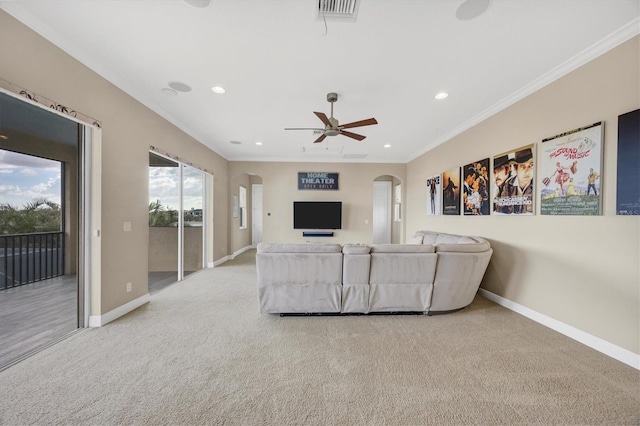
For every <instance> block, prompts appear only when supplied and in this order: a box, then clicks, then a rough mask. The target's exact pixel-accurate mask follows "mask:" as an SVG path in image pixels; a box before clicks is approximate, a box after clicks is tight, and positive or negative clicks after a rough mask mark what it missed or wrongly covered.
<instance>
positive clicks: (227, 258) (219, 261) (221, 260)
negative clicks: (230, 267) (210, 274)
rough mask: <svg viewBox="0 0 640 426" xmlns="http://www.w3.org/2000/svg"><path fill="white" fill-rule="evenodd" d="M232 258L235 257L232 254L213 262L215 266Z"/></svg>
mask: <svg viewBox="0 0 640 426" xmlns="http://www.w3.org/2000/svg"><path fill="white" fill-rule="evenodd" d="M231 259H233V257H231V256H225V257H221V258H220V259H218V260H216V261H215V262H213V267H214V268H215V267H216V266H220V265H222V264H223V263H224V262H226V261H227V260H231Z"/></svg>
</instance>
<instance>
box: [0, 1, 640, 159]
mask: <svg viewBox="0 0 640 426" xmlns="http://www.w3.org/2000/svg"><path fill="white" fill-rule="evenodd" d="M461 4H462V0H442V1H439V0H361V2H360V4H359V6H358V15H357V19H356V20H355V21H346V22H345V21H336V20H331V19H327V20H326V25H325V21H323V20H322V19H318V17H317V12H316V8H317V1H316V0H286V1H285V0H212V2H211V4H210V5H209V6H207V7H205V8H196V7H193V6H190V5H188V4H187V3H186V2H184V1H182V0H170V1H167V0H158V1H154V0H147V1H134V0H122V1H112V0H91V1H89V0H77V1H67V0H57V1H25V0H23V1H20V2H17V1H0V7H1V8H2V9H4V10H5V11H7V12H8V13H10V14H11V15H13V16H14V17H16V18H17V19H19V20H20V21H22V22H24V23H25V24H26V25H28V26H29V27H31V28H33V29H34V30H35V31H37V32H39V33H40V34H42V35H43V36H45V37H46V38H47V39H49V40H51V41H52V42H53V43H55V44H57V45H58V46H60V47H61V48H62V49H64V50H65V51H67V52H68V53H69V54H71V55H72V56H74V57H75V58H77V59H78V60H80V61H81V62H82V63H84V64H86V65H87V66H88V67H90V68H91V69H93V70H94V71H96V72H97V73H98V74H100V75H102V76H103V77H104V78H106V79H107V80H109V81H111V82H112V83H114V84H115V85H116V86H118V87H120V88H121V89H122V90H124V91H125V92H127V93H129V94H130V95H131V96H132V97H134V98H135V99H137V100H138V101H140V102H141V103H143V104H144V105H146V106H148V107H149V108H151V109H152V110H153V111H155V112H157V113H158V114H159V115H161V116H162V117H164V118H166V119H167V120H169V121H170V122H171V123H173V124H175V125H176V126H177V127H179V128H180V129H182V130H184V131H185V132H186V133H188V134H189V135H191V136H193V137H194V138H196V139H197V140H199V141H200V142H202V143H203V144H205V145H207V146H209V147H210V148H211V149H213V150H215V151H216V152H218V153H219V154H220V155H222V156H223V157H225V158H226V159H228V160H252V161H329V162H331V161H349V162H353V161H362V162H401V163H404V162H407V161H410V160H412V159H414V158H416V157H417V156H419V155H421V154H423V153H424V152H427V151H428V150H429V149H432V148H434V147H435V146H437V145H438V144H440V143H442V142H444V141H446V140H447V139H448V138H450V137H452V136H454V135H456V134H458V133H460V132H461V131H463V130H465V129H467V128H469V127H471V126H472V125H474V124H476V123H478V122H479V121H481V120H483V119H485V118H487V117H488V116H490V115H492V114H494V113H496V112H498V111H499V110H501V109H503V108H505V107H507V106H508V105H510V104H512V103H513V102H515V101H517V100H519V99H521V98H523V97H524V96H526V95H527V94H529V93H531V92H533V91H535V90H537V89H539V88H541V87H543V86H544V85H546V84H548V83H549V82H551V81H553V80H554V79H556V78H558V77H560V76H562V75H564V74H566V73H567V72H569V71H571V70H572V69H575V68H576V67H578V66H580V65H582V64H583V63H585V62H586V61H588V60H590V59H593V58H594V57H596V56H598V55H599V54H602V53H604V52H605V51H606V50H608V49H610V48H612V47H615V46H616V45H618V44H619V43H621V42H623V41H625V40H627V39H629V38H630V37H632V36H634V35H636V34H638V32H639V31H640V23H639V22H640V20H639V16H640V1H638V0H573V1H568V0H553V1H551V0H548V1H547V0H534V1H525V0H519V1H518V0H493V1H491V3H490V6H489V8H488V9H487V11H486V12H485V13H483V14H482V15H480V16H479V17H477V18H475V19H473V20H459V19H457V18H456V10H457V8H458V7H459V6H460V5H461ZM28 54H35V52H32V53H30V52H25V55H28ZM171 81H178V82H183V83H186V84H188V85H189V86H191V87H192V88H193V90H192V91H191V92H188V93H179V94H178V95H177V96H167V95H165V94H163V93H162V89H163V88H167V87H168V83H169V82H171ZM215 85H220V86H223V87H224V88H225V89H226V90H227V92H226V93H225V94H223V95H217V94H215V93H213V92H212V91H211V87H212V86H215ZM442 90H444V91H447V92H448V93H449V97H448V98H447V99H445V100H442V101H437V100H435V99H434V95H435V94H436V93H438V92H440V91H442ZM328 92H337V93H338V95H339V99H338V101H337V102H336V103H335V106H334V116H335V117H336V118H337V119H338V120H339V121H340V122H341V123H348V122H352V121H358V120H362V119H366V118H369V117H375V118H376V119H377V120H378V122H379V124H378V125H375V126H368V127H360V128H354V129H350V130H352V131H354V132H355V133H360V134H362V135H365V136H366V137H367V138H366V139H364V140H363V141H361V142H358V141H356V140H353V139H350V138H347V137H344V136H335V137H328V138H326V139H325V141H324V142H323V143H321V144H315V145H314V144H313V143H312V142H313V141H314V140H315V139H316V138H317V135H314V134H313V133H312V131H285V130H284V128H285V127H322V125H321V122H320V120H319V119H318V118H317V117H316V116H315V115H314V114H313V111H320V112H324V113H326V114H327V116H328V115H330V114H329V113H330V104H329V103H328V102H327V101H326V95H327V93H328ZM45 95H46V94H45ZM96 101H97V102H98V101H99V100H96ZM96 118H97V119H100V117H96ZM231 141H238V142H241V144H231ZM257 141H260V142H262V143H263V145H262V146H257V145H256V144H255V142H257ZM385 144H390V145H391V147H390V148H383V145H385ZM309 150H311V151H312V152H305V151H309ZM354 154H355V155H358V154H366V157H365V158H363V159H356V160H354V159H352V158H345V157H344V156H345V155H347V157H349V156H350V155H354Z"/></svg>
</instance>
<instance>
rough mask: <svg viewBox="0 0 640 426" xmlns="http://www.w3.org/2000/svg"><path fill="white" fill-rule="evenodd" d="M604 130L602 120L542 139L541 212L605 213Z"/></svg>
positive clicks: (545, 213)
mask: <svg viewBox="0 0 640 426" xmlns="http://www.w3.org/2000/svg"><path fill="white" fill-rule="evenodd" d="M603 130H604V126H603V124H602V122H599V123H595V124H592V125H590V126H586V127H582V128H580V129H576V130H572V131H570V132H566V133H563V134H561V135H558V136H554V137H552V138H548V139H544V140H543V141H542V147H541V152H540V158H539V161H540V181H539V184H540V186H539V188H540V213H541V214H543V215H582V216H586V215H599V214H600V213H601V209H602V193H601V185H600V182H601V181H602V152H603V149H602V147H603V145H602V144H603V142H602V141H603V137H602V135H603Z"/></svg>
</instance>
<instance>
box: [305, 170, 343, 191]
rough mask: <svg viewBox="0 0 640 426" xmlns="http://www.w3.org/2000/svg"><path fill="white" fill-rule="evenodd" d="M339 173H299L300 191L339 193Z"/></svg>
mask: <svg viewBox="0 0 640 426" xmlns="http://www.w3.org/2000/svg"><path fill="white" fill-rule="evenodd" d="M338 176H339V173H329V172H298V189H299V190H300V189H315V190H334V191H337V190H338V189H340V188H339V186H338Z"/></svg>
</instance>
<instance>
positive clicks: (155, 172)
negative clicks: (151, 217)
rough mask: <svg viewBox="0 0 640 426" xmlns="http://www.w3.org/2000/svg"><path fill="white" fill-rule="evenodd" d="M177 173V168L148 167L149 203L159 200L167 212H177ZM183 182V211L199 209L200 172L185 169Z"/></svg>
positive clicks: (201, 186)
mask: <svg viewBox="0 0 640 426" xmlns="http://www.w3.org/2000/svg"><path fill="white" fill-rule="evenodd" d="M178 173H179V171H178V168H177V167H149V203H153V202H156V201H157V200H160V204H162V205H163V206H165V207H167V206H168V207H167V210H178V182H179V179H178ZM183 180H184V189H183V191H184V194H183V195H184V206H183V207H184V209H185V210H191V209H192V208H193V209H201V208H202V194H203V192H202V188H203V186H204V184H203V182H204V181H203V174H202V172H200V171H199V170H195V169H192V168H190V167H185V168H184V173H183Z"/></svg>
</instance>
